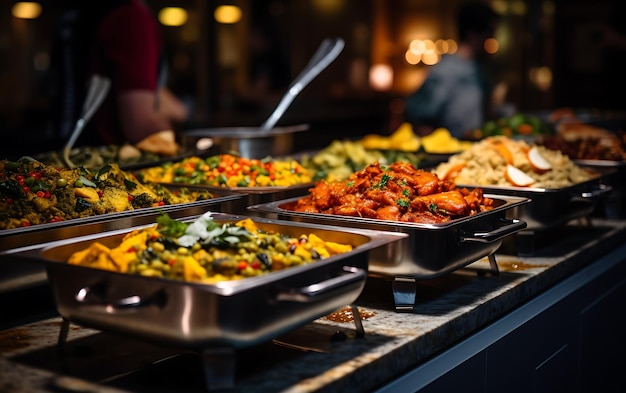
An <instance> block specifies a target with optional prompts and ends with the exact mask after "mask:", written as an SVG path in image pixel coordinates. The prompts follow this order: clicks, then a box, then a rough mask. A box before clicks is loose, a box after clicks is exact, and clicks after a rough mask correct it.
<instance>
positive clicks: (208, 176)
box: [137, 154, 312, 188]
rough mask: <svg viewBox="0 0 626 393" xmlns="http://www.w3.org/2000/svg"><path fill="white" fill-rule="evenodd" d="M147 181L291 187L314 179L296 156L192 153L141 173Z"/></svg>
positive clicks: (138, 173)
mask: <svg viewBox="0 0 626 393" xmlns="http://www.w3.org/2000/svg"><path fill="white" fill-rule="evenodd" d="M137 177H138V178H139V179H141V180H143V181H147V182H155V183H156V182H159V183H173V184H190V185H206V186H214V187H230V188H238V187H289V186H293V185H299V184H304V183H309V182H311V180H312V178H311V176H310V175H309V172H308V170H307V169H305V168H304V167H303V166H302V165H301V164H300V163H298V162H297V161H296V160H293V159H283V160H279V159H276V160H274V159H271V158H267V159H251V158H244V157H239V156H236V155H233V154H219V155H215V156H210V157H207V158H202V157H199V156H192V157H187V158H184V159H183V160H181V161H176V162H167V163H164V164H162V165H159V166H155V167H151V168H145V169H142V170H140V171H138V172H137Z"/></svg>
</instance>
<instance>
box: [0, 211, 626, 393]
mask: <svg viewBox="0 0 626 393" xmlns="http://www.w3.org/2000/svg"><path fill="white" fill-rule="evenodd" d="M532 236H534V239H533V241H534V243H535V244H534V253H533V255H531V256H520V255H519V254H518V253H517V252H516V247H517V244H516V243H517V242H518V241H519V240H520V239H519V238H512V239H507V241H505V243H504V244H503V245H502V247H501V248H500V249H499V250H498V251H497V252H496V254H495V260H496V262H497V265H498V270H497V271H495V270H494V269H493V266H492V264H491V263H490V261H489V260H488V258H484V259H481V260H479V261H477V262H475V263H472V264H470V265H468V266H467V267H465V268H462V269H459V270H457V271H455V272H453V273H449V274H445V275H443V276H440V277H437V278H433V279H429V280H424V281H420V282H418V283H417V284H416V288H417V299H416V302H415V306H414V308H413V311H412V312H398V311H396V310H395V307H394V298H393V290H392V282H391V281H389V280H385V279H378V278H373V277H371V278H369V279H368V281H367V284H366V287H365V289H364V291H363V293H362V294H361V296H360V297H359V299H358V300H357V302H356V305H355V306H356V308H357V309H358V310H359V315H360V318H357V321H354V319H353V318H352V313H351V311H350V310H351V309H350V308H348V307H347V308H346V309H342V310H338V311H337V312H336V313H333V314H330V315H328V316H326V317H324V318H320V319H318V320H316V321H314V322H313V323H310V324H308V325H306V326H304V327H302V328H298V329H296V330H293V331H291V332H289V333H287V334H285V335H283V336H280V337H278V338H276V339H275V340H273V341H272V342H268V343H266V344H261V345H258V346H253V347H250V348H245V349H241V350H237V351H236V352H235V354H234V359H232V358H230V357H229V356H228V354H225V355H224V356H225V357H224V358H223V359H222V358H220V356H219V349H216V351H215V352H214V353H213V354H212V355H213V356H212V357H211V359H210V360H211V361H209V362H206V360H207V359H206V358H204V359H203V354H200V353H196V352H193V351H188V350H184V351H181V350H180V349H177V348H171V347H165V346H159V345H154V344H152V343H147V342H141V341H137V340H132V339H129V338H128V337H124V336H118V335H115V334H112V333H107V332H99V331H95V330H93V329H89V328H85V327H81V326H78V325H74V324H70V325H69V326H68V325H64V324H63V323H62V320H61V318H59V317H53V318H49V319H43V320H39V321H35V322H33V323H28V324H24V325H21V326H17V327H13V328H9V329H7V330H5V331H0V391H2V392H5V391H6V392H14V393H17V392H29V393H31V392H48V391H80V392H117V391H130V392H204V391H207V385H208V382H207V379H209V377H208V375H219V374H220V373H229V372H233V370H229V365H230V366H232V367H234V387H233V388H232V389H227V390H231V391H241V392H252V391H254V392H278V391H284V392H292V393H298V392H337V391H342V392H370V391H377V390H378V391H380V392H400V391H418V390H421V389H422V391H424V392H428V391H435V390H437V388H441V389H443V390H444V391H451V390H450V389H452V388H454V389H463V390H464V391H477V390H479V389H480V391H502V388H503V386H502V385H498V384H499V383H502V384H505V383H506V385H504V386H506V388H507V389H506V390H507V391H543V389H542V388H541V387H544V386H545V387H546V391H548V387H552V388H554V383H563V381H569V382H567V383H569V384H573V385H572V386H573V388H574V389H572V390H570V391H577V390H576V389H580V386H582V387H583V390H580V391H584V386H585V384H586V383H588V381H589V379H588V378H587V377H585V376H582V375H580V371H581V370H580V368H581V367H583V366H585V365H593V364H595V368H593V370H594V371H595V370H596V369H598V370H604V371H603V372H604V373H610V371H611V369H610V368H608V369H607V368H606V367H605V365H606V363H607V360H606V359H607V358H608V357H605V356H597V355H598V353H597V352H598V351H602V350H603V348H604V347H603V346H602V345H599V343H605V344H606V343H611V342H613V344H615V345H614V348H619V346H620V345H623V343H622V341H623V340H624V339H623V337H621V336H623V334H621V335H620V337H612V336H611V335H610V333H611V332H615V333H618V332H620V330H621V329H622V326H623V325H621V324H617V323H615V322H616V321H620V320H623V318H624V316H623V315H621V314H620V313H614V312H612V311H614V309H612V308H611V307H610V306H612V305H613V303H611V302H609V303H602V302H600V300H602V299H612V301H613V300H614V299H618V305H620V306H623V302H624V300H622V299H624V297H621V296H618V297H615V296H612V295H613V294H615V293H619V290H621V291H622V292H621V293H623V292H624V290H623V289H620V288H622V287H624V280H625V278H624V277H626V275H625V274H623V272H624V270H626V245H625V244H626V242H625V240H626V221H623V220H606V219H602V218H593V219H591V220H576V221H572V222H570V223H568V224H567V225H564V226H563V227H562V228H558V229H554V230H551V231H546V233H541V234H532ZM580 291H583V292H580ZM585 291H586V292H585ZM615 291H618V292H615ZM590 294H591V295H590ZM581 297H582V298H583V300H584V301H581ZM568 299H569V300H568ZM595 304H604V305H607V306H606V307H605V308H602V307H600V308H598V307H596V308H594V307H593V305H595ZM581 308H584V310H583V311H584V312H586V313H587V314H585V313H584V312H582V311H580V309H581ZM623 309H624V308H623V307H622V310H623ZM352 310H354V307H353V308H352ZM589 310H594V313H592V314H589V313H588V312H589ZM234 312H236V310H234ZM581 315H586V316H588V317H589V318H591V319H589V318H588V319H585V318H582V319H581V317H580V316H581ZM359 321H360V322H361V323H362V326H359V323H358V322H359ZM602 323H603V324H602ZM576 324H578V326H574V325H576ZM62 327H68V328H69V330H68V331H67V342H65V345H64V346H63V347H60V346H58V345H57V340H58V339H59V337H60V335H61V329H62ZM603 327H608V330H603ZM361 328H362V329H361ZM363 332H364V335H363V334H362V333H363ZM607 332H608V333H607ZM587 333H589V334H587ZM622 333H623V332H622ZM592 338H593V340H592V341H590V340H591V339H592ZM614 339H615V340H617V341H613V340H614ZM568 340H570V341H568ZM594 340H595V341H594ZM589 343H591V344H592V347H593V349H594V350H595V351H596V353H593V351H592V352H589V345H588V344H589ZM622 348H623V347H622ZM61 349H62V351H61ZM538 352H541V353H540V354H537V356H534V357H532V359H531V358H530V354H534V353H538ZM204 355H205V356H206V353H204ZM600 355H601V354H600ZM590 356H591V357H593V359H592V361H590V360H589V357H590ZM620 358H623V357H620ZM203 360H205V361H204V362H203ZM557 360H562V361H563V362H562V363H558V362H557V363H555V361H557ZM538 362H539V363H538ZM622 363H623V362H622ZM537 364H540V366H544V367H539V366H538V365H537ZM549 365H554V367H548V366H549ZM564 365H565V366H564ZM528 367H530V369H531V371H527V370H526V368H528ZM209 368H210V370H207V369H209ZM507 370H508V371H507ZM568 370H569V371H568ZM529 373H530V374H529ZM511 375H513V377H514V378H516V381H517V383H516V384H511V383H510V381H511V379H510V378H511ZM610 376H611V375H601V376H600V378H598V376H596V377H595V378H593V379H594V380H595V381H596V383H602V382H603V381H604V382H606V383H609V382H610ZM598 380H600V382H598ZM554 381H557V382H554ZM559 381H560V382H559ZM607 381H608V382H607ZM549 383H551V384H552V385H549ZM515 386H517V387H518V389H517V390H516V388H515ZM529 386H530V387H531V390H528V389H527V388H528V387H529ZM594 386H596V387H597V386H601V385H594ZM561 387H562V386H561ZM570 387H571V386H570ZM498 389H500V390H498ZM552 391H557V390H552ZM597 391H602V389H600V390H597Z"/></svg>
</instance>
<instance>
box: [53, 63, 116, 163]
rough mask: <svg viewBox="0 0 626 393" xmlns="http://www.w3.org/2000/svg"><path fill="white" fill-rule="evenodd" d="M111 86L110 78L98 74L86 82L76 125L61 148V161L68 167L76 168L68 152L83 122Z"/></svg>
mask: <svg viewBox="0 0 626 393" xmlns="http://www.w3.org/2000/svg"><path fill="white" fill-rule="evenodd" d="M110 87H111V79H109V78H106V77H103V76H100V75H93V76H92V77H91V79H89V82H88V88H87V98H86V99H85V102H84V103H83V108H82V111H81V114H80V117H79V118H78V120H77V121H76V125H75V126H74V130H73V131H72V135H70V139H69V140H68V141H67V143H66V144H65V147H64V148H63V161H64V162H65V165H67V166H68V168H76V164H74V163H73V162H72V160H70V152H71V151H72V147H74V143H76V140H77V139H78V136H79V135H80V133H81V132H82V131H83V128H85V124H87V122H88V121H89V120H90V119H91V117H92V116H93V115H94V113H96V110H97V109H98V107H100V104H102V101H104V98H105V97H106V96H107V94H108V92H109V89H110Z"/></svg>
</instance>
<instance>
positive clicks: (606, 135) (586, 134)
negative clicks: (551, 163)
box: [537, 115, 626, 162]
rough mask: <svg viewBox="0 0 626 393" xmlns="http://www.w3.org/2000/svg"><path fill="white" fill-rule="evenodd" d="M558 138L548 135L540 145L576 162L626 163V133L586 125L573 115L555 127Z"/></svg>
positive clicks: (538, 141) (538, 142)
mask: <svg viewBox="0 0 626 393" xmlns="http://www.w3.org/2000/svg"><path fill="white" fill-rule="evenodd" d="M556 130H557V133H556V134H555V135H545V136H543V137H542V138H540V139H539V140H537V144H540V145H543V146H546V147H547V148H549V149H552V150H559V151H561V152H563V153H564V154H566V155H567V156H568V157H570V158H571V159H573V160H604V161H616V162H622V161H626V132H624V131H621V130H618V131H610V130H607V129H605V128H603V127H599V126H596V125H593V124H589V123H586V122H584V121H582V120H580V119H578V118H577V117H575V116H574V115H571V116H568V117H565V118H564V119H563V120H561V122H560V123H558V124H557V125H556Z"/></svg>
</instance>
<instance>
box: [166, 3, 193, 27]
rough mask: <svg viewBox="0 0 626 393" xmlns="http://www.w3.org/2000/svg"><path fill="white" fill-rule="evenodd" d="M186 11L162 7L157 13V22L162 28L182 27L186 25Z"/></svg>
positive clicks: (178, 8)
mask: <svg viewBox="0 0 626 393" xmlns="http://www.w3.org/2000/svg"><path fill="white" fill-rule="evenodd" d="M187 18H188V14H187V10H185V9H184V8H180V7H164V8H162V9H161V11H159V22H161V24H162V25H164V26H182V25H184V24H185V23H187Z"/></svg>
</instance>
